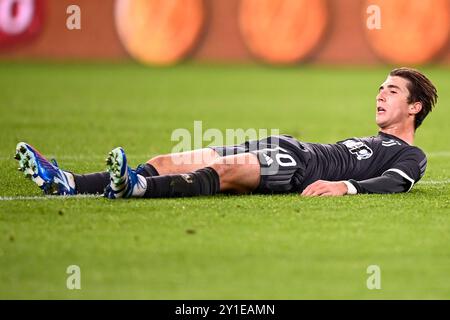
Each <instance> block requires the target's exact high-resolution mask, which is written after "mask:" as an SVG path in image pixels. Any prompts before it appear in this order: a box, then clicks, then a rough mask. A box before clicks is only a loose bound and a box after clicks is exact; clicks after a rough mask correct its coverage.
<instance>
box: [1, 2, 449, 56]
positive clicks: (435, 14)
mask: <svg viewBox="0 0 450 320" xmlns="http://www.w3.org/2000/svg"><path fill="white" fill-rule="evenodd" d="M73 4H75V5H78V6H79V7H80V8H81V29H80V30H69V29H68V28H67V27H66V20H67V19H68V14H67V12H66V9H67V7H69V6H70V5H73ZM374 5H375V6H378V7H379V8H380V17H379V18H380V23H381V24H380V28H374V29H371V28H368V26H367V19H369V18H370V14H369V13H368V12H367V8H368V7H369V6H374ZM449 29H450V3H449V0H427V1H423V0H328V1H327V0H73V1H70V0H0V59H8V60H10V59H45V60H49V59H50V60H53V59H56V60H72V59H76V60H80V59H95V60H99V59H101V60H119V61H121V60H127V59H130V57H131V58H134V59H136V60H138V61H141V62H143V63H147V64H155V65H161V64H163V65H166V64H172V63H176V62H179V61H182V60H185V59H191V60H196V61H220V62H223V61H227V62H228V61H229V62H249V61H252V60H255V59H259V60H263V61H265V62H268V63H275V64H278V63H284V64H285V63H292V64H294V63H299V62H300V63H301V62H305V61H308V62H312V63H318V64H320V63H326V64H376V63H384V62H388V63H395V64H424V63H430V62H433V63H439V64H449V63H450V52H449V51H450V50H449Z"/></svg>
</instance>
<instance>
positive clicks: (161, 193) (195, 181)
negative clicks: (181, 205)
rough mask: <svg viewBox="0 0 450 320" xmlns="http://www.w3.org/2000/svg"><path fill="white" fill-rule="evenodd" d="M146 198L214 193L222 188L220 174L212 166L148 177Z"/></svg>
mask: <svg viewBox="0 0 450 320" xmlns="http://www.w3.org/2000/svg"><path fill="white" fill-rule="evenodd" d="M146 180H147V190H146V191H145V194H144V198H166V197H167V198H171V197H193V196H200V195H205V196H206V195H214V194H216V193H217V192H219V190H220V181H219V175H218V174H217V172H216V171H215V170H214V169H213V168H210V167H206V168H203V169H200V170H197V171H194V172H191V173H185V174H176V175H166V176H158V177H147V178H146Z"/></svg>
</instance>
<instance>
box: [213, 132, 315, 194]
mask: <svg viewBox="0 0 450 320" xmlns="http://www.w3.org/2000/svg"><path fill="white" fill-rule="evenodd" d="M211 148H212V149H213V150H215V151H216V152H217V153H218V154H219V155H220V156H222V157H224V156H230V155H236V154H240V153H246V152H251V153H253V154H255V155H256V156H257V157H258V161H259V163H260V167H261V180H260V184H259V186H258V188H257V189H256V190H255V192H257V193H287V192H296V191H298V190H300V187H301V184H302V181H303V177H304V172H305V169H306V163H307V160H308V153H307V151H306V150H305V148H304V147H303V146H302V144H301V143H300V142H299V141H298V140H296V139H294V138H293V137H291V136H287V135H279V136H270V137H267V138H264V139H261V140H249V141H246V142H244V143H242V144H239V145H233V146H220V147H211Z"/></svg>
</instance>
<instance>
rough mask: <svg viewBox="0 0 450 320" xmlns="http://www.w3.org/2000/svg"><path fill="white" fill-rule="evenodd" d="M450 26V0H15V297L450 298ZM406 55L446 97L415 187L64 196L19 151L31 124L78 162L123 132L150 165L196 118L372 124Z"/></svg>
mask: <svg viewBox="0 0 450 320" xmlns="http://www.w3.org/2000/svg"><path fill="white" fill-rule="evenodd" d="M449 30H450V1H448V0H70V1H69V0H0V133H1V137H2V138H1V141H0V163H1V166H0V199H1V201H0V298H3V299H10V298H151V299H161V298H163V299H170V298H175V299H191V298H192V299H197V298H204V299H205V298H206V299H207V298H212V299H223V298H250V299H258V298H267V299H270V298H275V299H279V298H290V299H297V298H356V299H358V298H369V299H370V298H416V299H421V298H448V297H449V295H450V286H449V285H448V284H449V281H448V277H449V273H448V270H449V269H448V267H449V266H450V256H449V252H448V243H449V240H450V238H449V237H450V232H449V231H450V218H449V217H450V215H449V213H450V211H449V210H450V209H449V208H450V206H449V204H450V202H449V201H450V200H449V193H450V187H449V180H448V177H449V172H450V167H449V164H448V162H449V161H448V159H449V152H450V148H449V146H448V138H449V134H450V128H449V126H448V117H449V116H450V111H449V109H448V101H449V99H450V90H449V88H450V70H449V65H450V50H449V49H450V41H449V32H450V31H449ZM397 66H412V67H418V68H419V69H421V70H423V71H424V72H425V73H426V74H427V75H429V76H430V78H431V79H432V80H433V81H434V82H435V83H436V85H437V87H438V90H439V95H440V100H439V103H438V108H437V109H436V111H435V112H433V113H432V114H431V115H430V117H429V119H427V120H426V121H425V123H424V125H423V127H422V128H420V129H419V131H418V136H417V144H418V145H419V146H420V147H421V148H423V149H424V150H425V151H426V152H427V153H428V154H429V164H428V171H427V175H426V177H425V178H424V181H423V183H422V184H419V185H418V186H417V187H416V188H415V189H414V190H413V192H412V193H411V194H408V195H395V196H358V197H355V198H351V197H344V198H341V199H299V198H298V197H296V196H295V195H292V196H291V195H286V196H265V197H261V196H251V197H227V196H218V197H213V198H211V199H170V200H155V201H120V202H111V201H107V200H105V199H92V198H76V199H64V200H57V199H51V200H50V199H47V198H41V194H40V192H39V190H36V188H35V186H33V185H32V184H31V183H29V181H26V180H25V179H23V178H22V177H21V176H20V175H19V174H18V173H17V171H16V164H15V163H14V161H13V159H12V155H13V151H14V147H15V144H16V143H17V142H19V141H22V140H25V141H27V142H30V143H31V144H33V145H35V146H36V147H37V148H38V149H41V151H42V152H43V153H44V154H45V155H48V156H55V157H56V159H58V160H59V163H60V165H61V166H62V167H63V168H68V169H72V170H74V171H77V172H85V171H100V170H103V169H104V166H103V162H102V161H103V159H104V155H105V154H106V153H107V152H108V151H109V150H110V149H111V148H112V147H115V146H117V145H122V146H123V147H125V150H127V151H128V154H129V155H130V159H131V161H132V164H133V165H137V164H138V163H140V162H143V161H145V160H147V158H150V157H151V156H155V155H157V154H159V153H166V152H169V151H170V149H171V147H173V144H174V143H173V142H172V141H171V140H170V135H171V132H173V130H175V129H177V128H188V129H191V128H192V125H193V121H195V120H202V121H203V122H204V127H205V129H206V127H209V128H211V127H212V128H219V129H221V130H224V129H226V128H256V129H259V128H268V129H270V128H277V129H280V131H281V132H284V133H289V134H292V135H294V136H296V137H297V138H299V139H304V140H307V141H317V142H324V143H326V142H335V141H337V140H340V139H342V138H346V137H348V136H358V135H370V134H373V133H375V132H376V127H375V124H374V121H373V120H374V109H375V108H374V102H375V94H376V91H377V88H378V86H379V84H380V83H381V82H382V81H383V79H384V78H385V76H386V74H387V72H388V71H389V70H390V69H391V68H393V67H397ZM39 199H44V200H42V201H41V200H39ZM72 264H76V265H79V266H80V267H81V270H82V290H68V289H67V288H66V278H67V276H68V275H67V274H66V268H67V266H69V265H72ZM371 264H379V265H380V266H381V269H382V272H383V279H386V280H383V281H385V282H383V285H382V288H383V289H382V290H378V291H377V290H368V289H367V287H366V279H367V276H368V275H367V274H366V268H367V266H369V265H371Z"/></svg>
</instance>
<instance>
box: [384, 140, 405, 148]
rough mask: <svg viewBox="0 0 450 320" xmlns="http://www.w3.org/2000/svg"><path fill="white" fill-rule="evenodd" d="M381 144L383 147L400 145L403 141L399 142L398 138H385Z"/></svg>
mask: <svg viewBox="0 0 450 320" xmlns="http://www.w3.org/2000/svg"><path fill="white" fill-rule="evenodd" d="M381 145H382V146H383V147H392V146H400V145H401V143H400V142H398V141H397V140H394V139H389V140H383V141H382V142H381Z"/></svg>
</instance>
